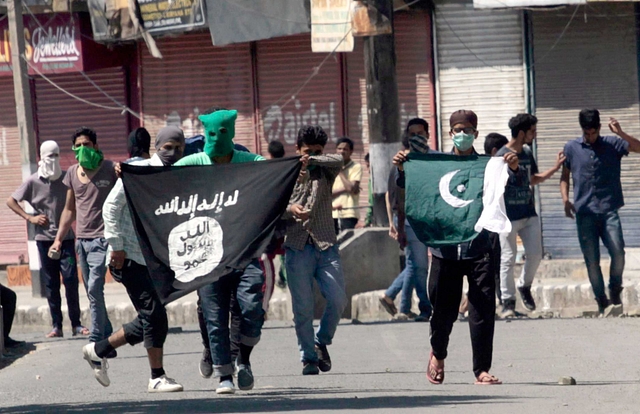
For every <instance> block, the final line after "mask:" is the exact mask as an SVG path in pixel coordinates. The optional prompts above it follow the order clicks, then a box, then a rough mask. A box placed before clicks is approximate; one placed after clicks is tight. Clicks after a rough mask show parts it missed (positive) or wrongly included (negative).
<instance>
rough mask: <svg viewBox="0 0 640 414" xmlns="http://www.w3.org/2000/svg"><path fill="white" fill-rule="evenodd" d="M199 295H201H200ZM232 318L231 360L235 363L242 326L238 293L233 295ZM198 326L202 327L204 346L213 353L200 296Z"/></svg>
mask: <svg viewBox="0 0 640 414" xmlns="http://www.w3.org/2000/svg"><path fill="white" fill-rule="evenodd" d="M198 295H199V294H198ZM230 308H231V318H230V322H229V340H230V341H231V345H230V349H231V360H232V361H235V360H236V358H237V357H238V355H239V354H240V324H241V323H242V310H241V309H240V305H238V301H237V300H236V293H235V292H232V293H231V304H230ZM197 312H198V325H200V336H201V337H202V345H204V347H205V348H206V349H207V350H208V351H209V352H211V345H210V343H209V333H208V331H207V323H206V321H205V320H204V315H203V313H202V305H201V303H200V296H198V307H197Z"/></svg>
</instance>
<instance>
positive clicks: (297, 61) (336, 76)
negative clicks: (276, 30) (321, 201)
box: [256, 34, 344, 155]
mask: <svg viewBox="0 0 640 414" xmlns="http://www.w3.org/2000/svg"><path fill="white" fill-rule="evenodd" d="M256 49H257V50H256V52H257V88H258V97H259V105H258V108H259V109H258V111H259V122H260V123H259V125H260V128H259V133H260V137H261V141H262V143H264V144H263V147H264V150H263V152H266V143H268V142H269V141H274V140H278V141H281V142H282V143H283V144H284V145H285V150H286V152H287V155H293V154H295V144H296V137H297V134H298V129H299V128H300V127H301V126H302V125H304V124H308V123H311V124H319V125H320V126H322V128H323V129H324V130H325V131H326V132H327V135H328V136H329V139H330V143H329V144H327V151H329V152H332V151H333V150H335V148H334V147H335V145H333V142H335V140H336V139H337V138H339V137H340V136H341V135H343V134H344V125H343V124H344V123H343V118H342V114H343V108H342V106H343V105H342V84H341V65H340V57H339V56H336V57H330V58H329V59H328V60H327V61H326V62H325V63H324V65H323V66H322V68H321V69H320V70H319V72H318V74H317V75H316V76H314V77H313V78H311V79H310V80H309V82H308V83H307V84H306V85H305V86H304V88H303V89H302V90H301V91H300V93H298V94H297V95H295V93H296V91H297V90H298V89H299V88H300V87H301V86H302V84H303V83H304V82H305V81H306V80H308V79H309V77H310V76H311V74H312V73H313V71H314V68H316V67H318V66H319V65H320V64H321V63H322V61H323V59H324V58H325V57H326V56H327V55H326V54H325V53H313V52H311V38H310V35H309V34H304V35H296V36H287V37H281V38H276V39H269V40H263V41H259V42H258V43H257V48H256ZM285 104H286V105H285Z"/></svg>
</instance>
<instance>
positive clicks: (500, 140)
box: [484, 132, 509, 155]
mask: <svg viewBox="0 0 640 414" xmlns="http://www.w3.org/2000/svg"><path fill="white" fill-rule="evenodd" d="M508 142H509V140H508V139H507V137H505V136H504V135H502V134H498V133H497V132H492V133H490V134H489V135H487V136H486V138H485V139H484V153H485V154H488V155H491V152H492V151H493V149H495V150H496V151H497V150H499V149H500V148H502V147H504V146H505V145H507V143H508Z"/></svg>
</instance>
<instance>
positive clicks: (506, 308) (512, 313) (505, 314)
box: [500, 299, 516, 319]
mask: <svg viewBox="0 0 640 414" xmlns="http://www.w3.org/2000/svg"><path fill="white" fill-rule="evenodd" d="M500 317H501V318H502V319H507V318H515V317H516V300H515V299H505V300H504V301H503V304H502V311H501V312H500Z"/></svg>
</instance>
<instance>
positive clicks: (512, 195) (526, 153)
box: [496, 145, 538, 221]
mask: <svg viewBox="0 0 640 414" xmlns="http://www.w3.org/2000/svg"><path fill="white" fill-rule="evenodd" d="M509 152H515V151H513V150H511V149H509V148H507V146H506V145H505V146H504V147H502V148H500V149H499V150H498V152H496V157H497V156H503V155H504V154H507V153H509ZM518 161H519V166H518V170H517V171H512V170H511V168H509V180H508V181H507V185H506V187H505V188H504V205H505V207H506V208H507V217H509V220H511V221H514V220H521V219H525V218H528V217H533V216H535V215H536V204H535V199H534V195H533V188H531V176H532V175H535V174H538V164H536V160H535V159H534V158H533V153H532V152H531V149H530V148H529V147H523V148H522V152H520V154H518Z"/></svg>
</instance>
